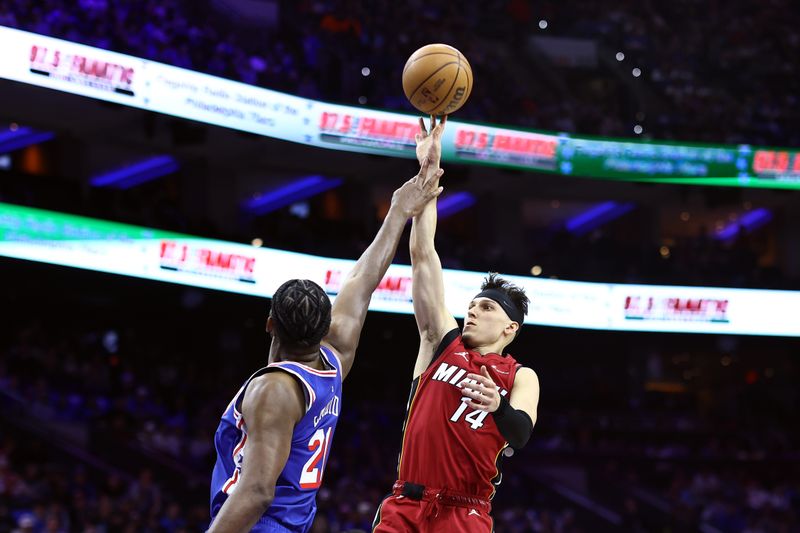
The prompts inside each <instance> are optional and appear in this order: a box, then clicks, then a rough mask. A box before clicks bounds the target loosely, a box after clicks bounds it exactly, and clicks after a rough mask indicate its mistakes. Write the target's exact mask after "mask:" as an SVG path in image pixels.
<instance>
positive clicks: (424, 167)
mask: <svg viewBox="0 0 800 533" xmlns="http://www.w3.org/2000/svg"><path fill="white" fill-rule="evenodd" d="M430 166H431V159H430V157H426V158H425V159H423V160H422V164H421V165H420V166H419V174H417V176H427V175H428V169H429V168H430Z"/></svg>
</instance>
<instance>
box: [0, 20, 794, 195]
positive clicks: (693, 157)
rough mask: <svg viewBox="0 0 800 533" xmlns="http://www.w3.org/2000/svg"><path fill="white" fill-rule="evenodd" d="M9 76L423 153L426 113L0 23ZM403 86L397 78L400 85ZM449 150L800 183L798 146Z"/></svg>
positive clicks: (486, 134)
mask: <svg viewBox="0 0 800 533" xmlns="http://www.w3.org/2000/svg"><path fill="white" fill-rule="evenodd" d="M0 50H2V51H3V53H2V54H1V55H0V78H6V79H9V80H15V81H18V82H22V83H28V84H31V85H36V86H39V87H46V88H50V89H56V90H59V91H65V92H69V93H73V94H78V95H82V96H86V97H89V98H96V99H99V100H107V101H110V102H115V103H118V104H123V105H127V106H131V107H136V108H140V109H147V110H150V111H154V112H158V113H164V114H167V115H173V116H177V117H181V118H185V119H190V120H196V121H199V122H204V123H207V124H213V125H217V126H223V127H226V128H231V129H235V130H240V131H246V132H250V133H255V134H259V135H265V136H268V137H273V138H276V139H283V140H286V141H292V142H297V143H303V144H308V145H311V146H318V147H320V148H328V149H335V150H347V151H352V152H361V153H369V154H381V155H387V156H393V157H407V158H413V157H414V134H415V133H416V132H417V128H418V126H417V117H416V116H412V115H408V114H402V113H390V112H385V111H376V110H372V109H367V108H363V107H349V106H343V105H335V104H328V103H324V102H318V101H315V100H309V99H305V98H300V97H297V96H292V95H288V94H284V93H280V92H277V91H271V90H269V89H263V88H260V87H254V86H251V85H246V84H243V83H238V82H235V81H231V80H226V79H223V78H218V77H215V76H209V75H207V74H201V73H198V72H193V71H190V70H185V69H182V68H178V67H173V66H169V65H165V64H163V63H157V62H155V61H149V60H144V59H140V58H136V57H132V56H128V55H124V54H119V53H116V52H109V51H107V50H102V49H98V48H93V47H91V46H85V45H81V44H76V43H72V42H69V41H64V40H61V39H54V38H51V37H45V36H42V35H38V34H35V33H29V32H24V31H20V30H16V29H12V28H7V27H3V26H0ZM398 90H399V87H398ZM442 148H443V154H442V158H443V160H444V161H446V162H457V163H465V164H482V165H493V166H501V167H512V168H519V169H524V170H531V171H536V172H545V173H551V174H560V175H571V176H579V177H591V178H604V179H617V180H629V181H655V182H674V183H689V184H702V185H721V186H741V187H771V188H786V189H800V155H798V154H800V152H798V151H795V150H788V149H776V148H757V147H750V146H746V145H742V146H730V145H728V146H726V145H701V144H685V143H684V144H677V143H666V142H659V143H655V142H637V141H633V140H625V139H603V138H589V137H580V136H573V135H567V134H553V133H547V132H534V131H526V130H521V129H515V128H506V127H495V126H488V125H476V124H468V123H463V122H458V121H455V120H453V121H450V123H449V125H448V128H447V130H446V132H445V136H444V138H443V139H442Z"/></svg>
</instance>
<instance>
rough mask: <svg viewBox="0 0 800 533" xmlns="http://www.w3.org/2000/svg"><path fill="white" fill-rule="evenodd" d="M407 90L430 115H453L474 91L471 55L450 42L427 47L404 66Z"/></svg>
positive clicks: (408, 96) (424, 111)
mask: <svg viewBox="0 0 800 533" xmlns="http://www.w3.org/2000/svg"><path fill="white" fill-rule="evenodd" d="M403 92H404V93H405V94H406V98H408V101H409V102H411V105H413V106H414V107H415V108H417V109H418V110H419V111H421V112H423V113H425V114H426V115H437V116H439V115H449V114H451V113H453V112H455V111H457V110H458V109H459V108H461V106H462V105H464V102H466V101H467V98H469V94H470V92H472V68H470V66H469V62H468V61H467V58H466V57H464V54H462V53H461V52H459V51H458V50H457V49H455V48H453V47H452V46H448V45H446V44H429V45H426V46H423V47H422V48H420V49H419V50H417V51H416V52H414V53H413V54H411V57H409V58H408V61H406V66H405V67H404V68H403Z"/></svg>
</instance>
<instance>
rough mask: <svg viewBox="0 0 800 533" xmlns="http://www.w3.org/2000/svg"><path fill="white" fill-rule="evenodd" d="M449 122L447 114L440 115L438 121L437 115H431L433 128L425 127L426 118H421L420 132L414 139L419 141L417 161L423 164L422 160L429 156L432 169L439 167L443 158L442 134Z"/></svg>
mask: <svg viewBox="0 0 800 533" xmlns="http://www.w3.org/2000/svg"><path fill="white" fill-rule="evenodd" d="M446 124H447V115H443V116H441V117H439V123H438V124H437V123H436V116H435V115H431V129H430V130H428V129H427V128H426V127H425V119H424V118H422V117H420V118H419V133H417V134H416V136H415V137H414V140H415V141H416V143H417V161H419V164H420V165H422V161H423V160H424V159H425V158H428V159H429V160H430V161H431V164H432V167H431V168H432V169H436V168H438V167H439V163H440V162H441V159H442V134H443V133H444V127H445V125H446Z"/></svg>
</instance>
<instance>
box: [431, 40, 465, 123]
mask: <svg viewBox="0 0 800 533" xmlns="http://www.w3.org/2000/svg"><path fill="white" fill-rule="evenodd" d="M460 73H461V54H459V56H458V65H457V66H456V75H455V76H453V83H451V84H450V88H449V89H447V92H446V93H444V98H443V99H442V100H443V101H444V102H445V103H447V105H450V104H449V103H448V100H447V97H448V96H450V93H451V92H453V87H455V86H456V82H457V81H458V75H459V74H460ZM441 105H442V104H441V103H440V104H437V105H435V106H434V107H433V109H436V108H437V107H441ZM433 109H431V111H427V113H430V114H433V113H432V111H433ZM445 109H447V106H445Z"/></svg>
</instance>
